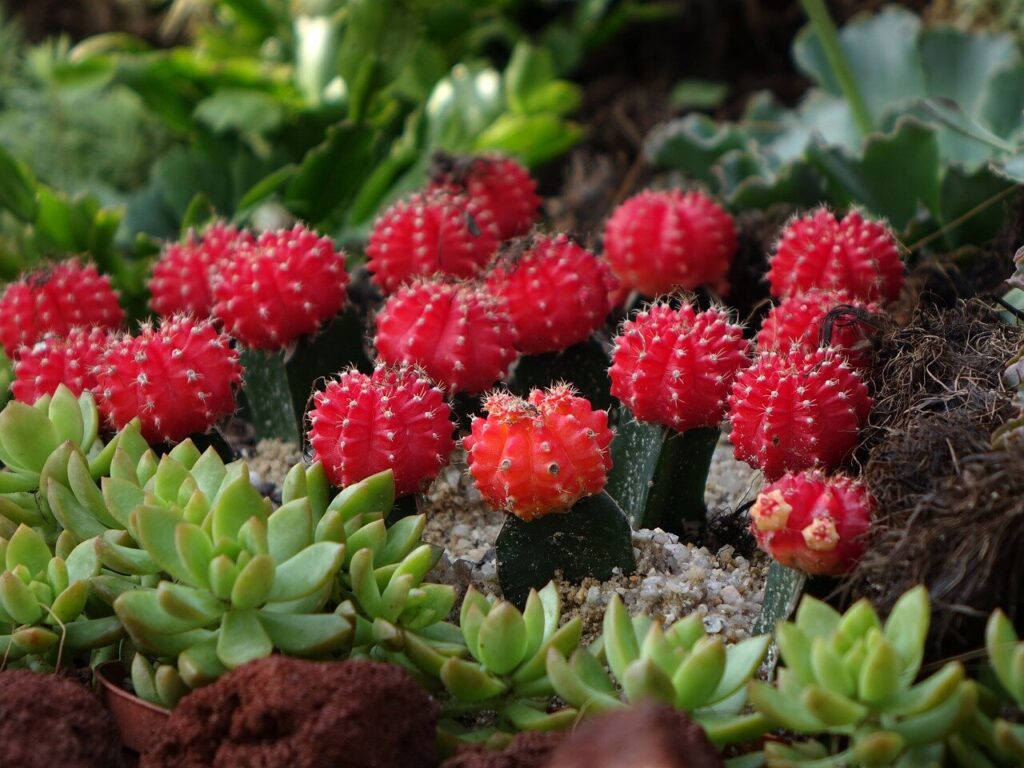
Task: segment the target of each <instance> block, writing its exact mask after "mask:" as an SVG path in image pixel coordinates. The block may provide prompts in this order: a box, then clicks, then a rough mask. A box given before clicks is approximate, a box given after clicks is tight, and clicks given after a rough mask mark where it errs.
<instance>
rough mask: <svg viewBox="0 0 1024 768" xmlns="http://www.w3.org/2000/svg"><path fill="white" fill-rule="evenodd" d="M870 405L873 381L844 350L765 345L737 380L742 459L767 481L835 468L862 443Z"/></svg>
mask: <svg viewBox="0 0 1024 768" xmlns="http://www.w3.org/2000/svg"><path fill="white" fill-rule="evenodd" d="M871 405H872V400H871V397H870V396H869V395H868V388H867V385H866V384H864V382H863V381H862V379H861V376H860V374H858V373H857V372H856V371H855V370H854V369H853V368H852V367H851V366H850V364H849V363H848V362H847V361H846V359H845V358H844V357H843V355H842V354H841V353H840V352H839V351H836V350H834V349H831V348H828V349H817V350H814V351H813V352H808V353H801V352H798V351H794V352H763V353H761V354H759V355H758V356H757V358H756V359H755V360H754V364H753V365H752V366H751V367H749V368H747V369H746V370H744V371H741V372H740V373H739V375H737V376H736V379H735V380H734V381H733V384H732V392H731V394H730V397H729V420H730V422H731V423H732V435H731V439H732V444H733V447H734V449H735V453H736V458H737V459H740V460H741V461H745V462H747V463H748V464H750V465H751V466H752V467H755V468H757V469H760V470H761V471H762V472H764V476H765V477H766V478H767V479H768V480H776V479H778V478H779V477H781V476H782V475H783V474H785V473H786V472H799V471H801V470H804V469H810V468H812V467H818V468H821V469H824V470H831V469H835V468H837V467H838V466H839V465H840V464H842V462H843V461H844V460H845V459H846V458H847V457H848V456H849V454H850V452H851V451H852V450H853V448H854V446H855V445H856V443H857V436H858V434H859V431H860V427H861V426H862V425H863V423H864V421H865V420H866V419H867V416H868V413H869V411H870V410H871Z"/></svg>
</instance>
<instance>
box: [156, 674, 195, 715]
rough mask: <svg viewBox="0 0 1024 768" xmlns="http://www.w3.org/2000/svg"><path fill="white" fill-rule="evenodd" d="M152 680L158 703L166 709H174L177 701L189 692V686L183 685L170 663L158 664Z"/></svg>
mask: <svg viewBox="0 0 1024 768" xmlns="http://www.w3.org/2000/svg"><path fill="white" fill-rule="evenodd" d="M154 680H155V683H156V693H157V698H158V699H159V703H160V705H161V706H163V707H166V708H168V709H174V707H176V706H178V702H179V701H181V699H182V698H184V696H185V694H187V693H188V692H189V687H188V686H187V685H185V681H184V680H182V678H181V674H180V673H179V672H178V670H177V669H176V668H175V667H172V666H171V665H170V664H161V665H160V666H158V667H157V669H156V674H155V675H154Z"/></svg>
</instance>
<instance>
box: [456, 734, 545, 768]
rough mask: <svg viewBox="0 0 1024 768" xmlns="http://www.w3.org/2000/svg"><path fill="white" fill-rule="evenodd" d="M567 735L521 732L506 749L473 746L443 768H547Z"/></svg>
mask: <svg viewBox="0 0 1024 768" xmlns="http://www.w3.org/2000/svg"><path fill="white" fill-rule="evenodd" d="M564 740H565V734H563V733H558V732H556V733H530V732H526V733H520V734H517V735H516V737H515V738H514V739H512V741H511V742H510V743H509V745H508V746H507V747H505V748H504V749H502V750H492V749H487V748H486V747H482V746H472V747H468V748H466V749H464V750H461V751H460V752H459V753H458V754H457V755H455V756H454V757H450V758H448V759H447V760H446V761H445V762H444V763H443V765H442V766H441V768H543V767H544V766H545V765H547V763H548V759H549V758H550V757H551V755H552V753H553V752H554V751H555V749H556V748H557V747H558V745H559V744H561V743H562V741H564Z"/></svg>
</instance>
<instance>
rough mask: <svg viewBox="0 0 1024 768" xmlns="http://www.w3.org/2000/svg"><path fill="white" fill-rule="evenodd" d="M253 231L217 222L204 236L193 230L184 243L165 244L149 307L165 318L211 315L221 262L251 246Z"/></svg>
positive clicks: (155, 275)
mask: <svg viewBox="0 0 1024 768" xmlns="http://www.w3.org/2000/svg"><path fill="white" fill-rule="evenodd" d="M254 241H255V238H254V237H253V235H252V233H250V232H246V231H245V230H239V229H236V228H235V227H233V226H231V225H230V224H225V223H223V222H214V223H213V224H211V225H210V226H209V227H207V228H206V229H205V230H204V231H203V233H202V235H200V236H197V235H196V233H195V232H193V231H191V230H189V232H188V233H187V234H186V236H185V239H184V241H183V242H180V243H171V244H169V245H167V246H165V247H164V249H163V251H162V253H161V254H160V260H159V261H158V262H157V263H156V264H155V265H154V266H153V276H152V277H151V278H150V280H149V292H150V294H152V298H151V299H150V302H149V306H150V307H151V308H152V309H153V311H154V312H156V313H157V314H158V315H160V316H161V317H170V316H171V315H176V314H181V313H188V314H192V315H195V316H196V317H208V316H209V315H210V314H211V313H212V312H213V304H214V297H213V288H212V281H213V277H214V275H215V274H216V272H217V269H218V268H219V267H220V265H221V264H222V263H223V262H225V261H226V260H228V259H230V258H232V256H234V254H235V252H236V251H237V250H239V249H240V248H247V247H251V246H252V244H253V242H254Z"/></svg>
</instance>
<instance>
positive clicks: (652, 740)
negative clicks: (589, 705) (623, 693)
mask: <svg viewBox="0 0 1024 768" xmlns="http://www.w3.org/2000/svg"><path fill="white" fill-rule="evenodd" d="M724 766H725V763H724V762H723V760H722V758H721V756H720V755H719V754H718V751H717V750H716V749H715V748H714V746H713V745H712V744H711V742H710V741H708V737H707V736H706V735H705V734H704V729H703V728H701V727H700V726H699V725H698V724H697V723H696V722H694V721H693V720H691V719H690V717H689V716H687V715H686V714H684V713H683V712H676V711H675V710H674V709H672V708H671V707H666V706H658V705H655V704H642V705H640V706H637V707H632V708H630V709H626V710H623V711H621V712H615V713H613V714H610V715H604V716H603V717H597V718H594V719H593V720H588V721H586V722H584V724H583V725H582V726H580V727H579V728H578V729H577V730H576V731H575V732H574V733H573V734H572V736H570V737H569V738H568V739H566V740H565V742H564V743H563V744H562V746H560V747H559V748H558V750H556V752H555V753H554V755H553V756H552V758H551V761H550V762H549V763H548V764H547V765H546V767H545V768H724Z"/></svg>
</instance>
